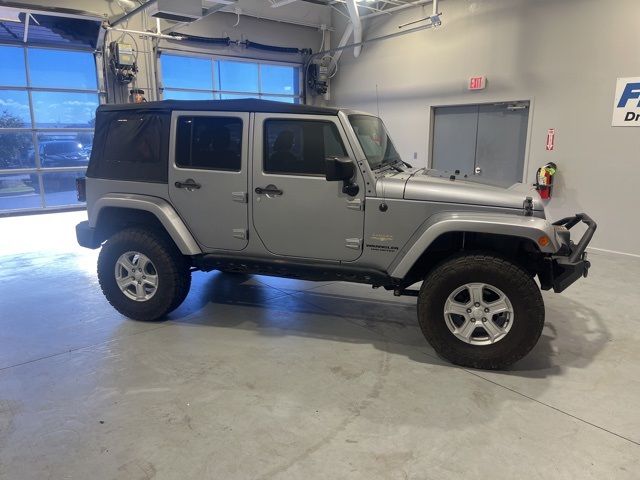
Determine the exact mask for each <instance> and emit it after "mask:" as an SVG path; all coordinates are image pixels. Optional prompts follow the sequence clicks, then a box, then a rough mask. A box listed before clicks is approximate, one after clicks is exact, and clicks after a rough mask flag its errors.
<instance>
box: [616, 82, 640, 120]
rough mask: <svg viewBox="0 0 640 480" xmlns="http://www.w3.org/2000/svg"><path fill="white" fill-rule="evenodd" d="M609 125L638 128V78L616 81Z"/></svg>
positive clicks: (639, 111) (639, 117)
mask: <svg viewBox="0 0 640 480" xmlns="http://www.w3.org/2000/svg"><path fill="white" fill-rule="evenodd" d="M611 125H612V126H614V127H640V77H627V78H619V79H618V83H617V84H616V97H615V100H614V102H613V121H612V122H611Z"/></svg>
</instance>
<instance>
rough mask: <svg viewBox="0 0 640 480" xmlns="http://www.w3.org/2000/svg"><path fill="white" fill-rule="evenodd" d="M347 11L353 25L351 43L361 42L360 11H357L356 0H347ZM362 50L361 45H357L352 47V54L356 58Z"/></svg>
mask: <svg viewBox="0 0 640 480" xmlns="http://www.w3.org/2000/svg"><path fill="white" fill-rule="evenodd" d="M347 11H348V12H349V18H350V19H351V25H352V26H353V43H354V44H360V43H361V42H362V22H361V21H360V13H359V12H358V4H357V3H356V0H347ZM361 51H362V45H358V46H356V47H354V49H353V56H354V57H356V58H358V57H359V56H360V52H361Z"/></svg>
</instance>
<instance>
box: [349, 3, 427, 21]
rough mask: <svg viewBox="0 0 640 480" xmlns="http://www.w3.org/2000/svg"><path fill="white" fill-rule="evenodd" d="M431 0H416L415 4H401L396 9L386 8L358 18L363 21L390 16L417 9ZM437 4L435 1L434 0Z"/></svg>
mask: <svg viewBox="0 0 640 480" xmlns="http://www.w3.org/2000/svg"><path fill="white" fill-rule="evenodd" d="M432 2H433V0H416V1H415V2H410V3H403V4H402V5H398V6H396V7H391V8H387V9H385V10H381V11H379V12H373V13H367V14H366V15H363V16H362V17H360V19H361V20H365V19H367V18H373V17H378V16H380V15H391V14H392V13H394V12H397V11H399V10H405V9H407V8H411V7H419V6H420V5H425V4H427V3H432ZM436 3H437V0H436Z"/></svg>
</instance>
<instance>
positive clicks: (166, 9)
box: [149, 0, 202, 22]
mask: <svg viewBox="0 0 640 480" xmlns="http://www.w3.org/2000/svg"><path fill="white" fill-rule="evenodd" d="M149 15H151V16H152V17H155V18H162V19H164V20H171V21H173V22H193V21H195V20H198V19H199V18H200V17H201V16H202V0H157V1H156V2H155V3H154V4H153V5H151V6H150V7H149Z"/></svg>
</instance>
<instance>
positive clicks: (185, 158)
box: [176, 116, 242, 171]
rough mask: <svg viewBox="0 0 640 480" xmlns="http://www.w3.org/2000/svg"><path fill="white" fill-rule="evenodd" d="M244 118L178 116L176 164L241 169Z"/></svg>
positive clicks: (208, 168)
mask: <svg viewBox="0 0 640 480" xmlns="http://www.w3.org/2000/svg"><path fill="white" fill-rule="evenodd" d="M241 155H242V120H241V119H239V118H235V117H205V116H181V117H178V128H177V135H176V166H177V167H179V168H195V169H201V170H226V171H240V169H241V164H242V162H241Z"/></svg>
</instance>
